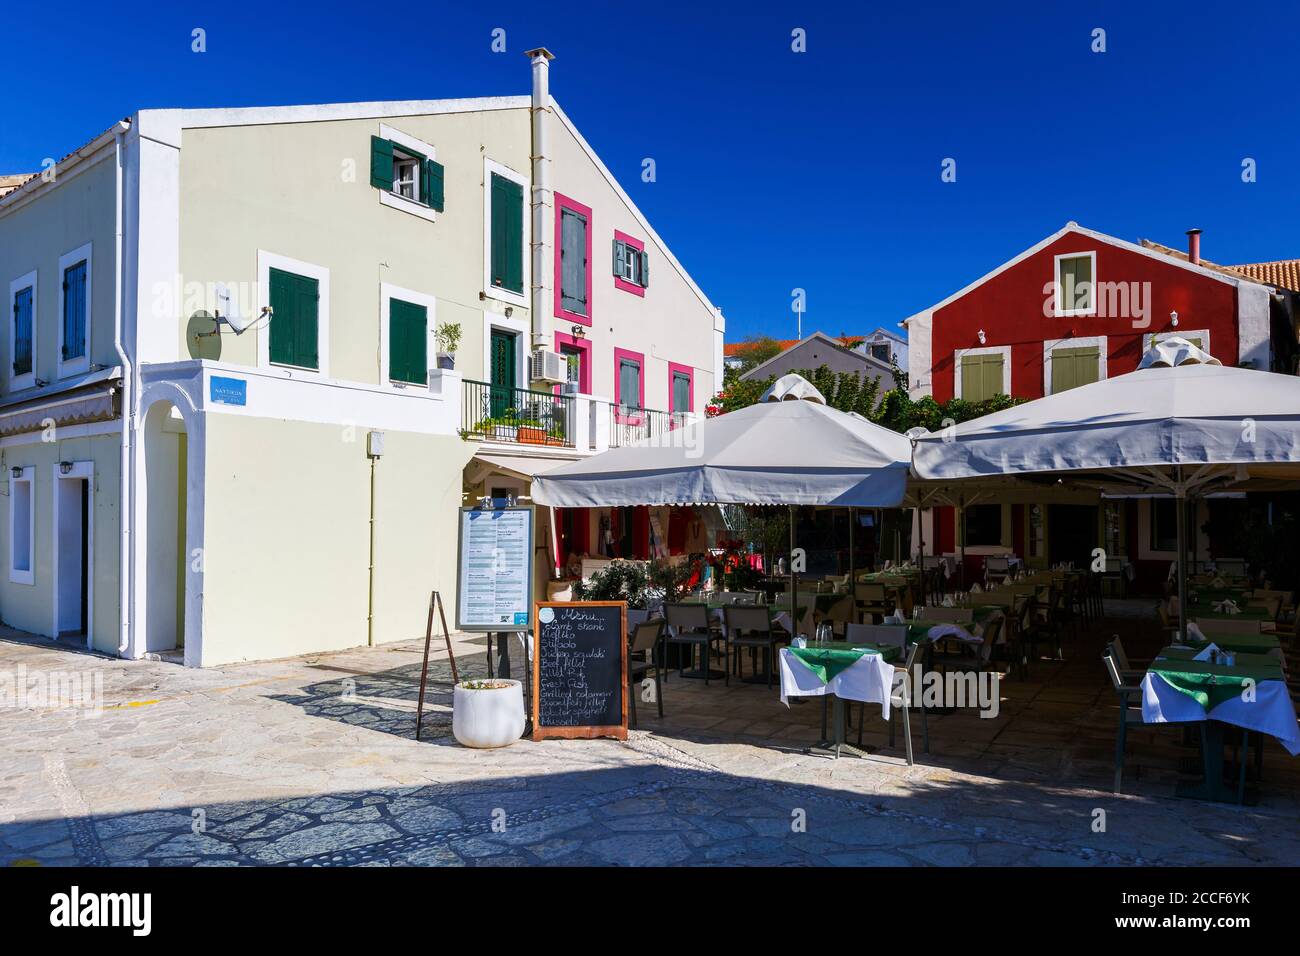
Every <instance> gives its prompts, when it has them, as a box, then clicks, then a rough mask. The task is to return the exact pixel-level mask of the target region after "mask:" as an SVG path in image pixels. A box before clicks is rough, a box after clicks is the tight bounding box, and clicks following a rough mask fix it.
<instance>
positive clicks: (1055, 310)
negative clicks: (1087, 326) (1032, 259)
mask: <svg viewBox="0 0 1300 956" xmlns="http://www.w3.org/2000/svg"><path fill="white" fill-rule="evenodd" d="M1063 259H1089V260H1091V261H1090V265H1091V266H1092V269H1091V273H1092V280H1091V282H1090V283H1089V288H1088V299H1089V301H1090V304H1091V307H1090V308H1087V309H1065V308H1062V307H1061V261H1062V260H1063ZM1052 286H1053V288H1052V314H1053V315H1054V316H1056V318H1058V319H1065V318H1070V317H1071V316H1076V315H1096V314H1097V287H1098V282H1097V253H1096V252H1095V251H1093V252H1062V253H1061V254H1060V255H1057V256H1053V257H1052Z"/></svg>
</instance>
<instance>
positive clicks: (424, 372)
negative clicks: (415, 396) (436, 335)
mask: <svg viewBox="0 0 1300 956" xmlns="http://www.w3.org/2000/svg"><path fill="white" fill-rule="evenodd" d="M388 378H389V380H390V381H393V382H410V383H411V384H413V385H428V384H429V310H428V309H427V308H425V307H424V306H422V305H416V304H415V303H413V302H403V301H402V300H401V299H389V301H388Z"/></svg>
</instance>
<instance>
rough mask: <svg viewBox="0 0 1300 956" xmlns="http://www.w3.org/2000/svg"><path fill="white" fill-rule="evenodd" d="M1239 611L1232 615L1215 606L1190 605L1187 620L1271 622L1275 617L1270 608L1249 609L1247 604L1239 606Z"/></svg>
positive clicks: (1203, 604)
mask: <svg viewBox="0 0 1300 956" xmlns="http://www.w3.org/2000/svg"><path fill="white" fill-rule="evenodd" d="M1237 606H1238V608H1239V610H1238V612H1237V613H1236V614H1230V613H1229V612H1227V611H1216V610H1215V609H1214V605H1213V604H1205V603H1201V604H1189V605H1187V619H1188V620H1190V621H1197V620H1200V619H1201V618H1203V617H1205V618H1211V619H1213V618H1237V619H1238V620H1242V621H1271V620H1273V615H1271V614H1269V613H1268V608H1263V607H1249V606H1247V605H1245V604H1240V603H1239V604H1238V605H1237Z"/></svg>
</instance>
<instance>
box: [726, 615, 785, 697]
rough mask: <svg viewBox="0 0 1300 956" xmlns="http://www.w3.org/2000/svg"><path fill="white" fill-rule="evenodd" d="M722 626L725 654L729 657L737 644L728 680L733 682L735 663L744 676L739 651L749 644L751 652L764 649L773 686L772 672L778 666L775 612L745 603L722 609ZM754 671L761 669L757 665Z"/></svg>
mask: <svg viewBox="0 0 1300 956" xmlns="http://www.w3.org/2000/svg"><path fill="white" fill-rule="evenodd" d="M722 620H723V629H724V631H725V632H726V641H727V643H726V649H725V651H724V652H723V656H724V658H726V657H729V656H730V654H731V650H732V648H735V652H736V654H735V659H734V661H733V662H732V665H731V666H729V667H728V668H727V678H726V683H727V684H730V683H731V671H732V667H734V668H735V670H736V676H737V677H743V676H744V673H743V668H742V667H741V660H742V659H743V655H742V654H741V653H740V652H741V651H742V650H743V649H744V648H746V647H748V648H749V649H750V651H751V653H753V652H756V651H759V650H761V651H763V660H764V666H765V667H766V669H767V686H768V687H771V686H772V673H773V671H775V670H776V642H777V636H776V632H775V631H773V630H772V613H771V611H769V610H768V609H767V608H765V607H743V606H740V605H736V606H733V607H724V608H723V609H722ZM754 673H755V674H757V673H758V670H757V667H755V670H754Z"/></svg>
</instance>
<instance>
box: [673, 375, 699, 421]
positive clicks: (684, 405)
mask: <svg viewBox="0 0 1300 956" xmlns="http://www.w3.org/2000/svg"><path fill="white" fill-rule="evenodd" d="M693 410H694V409H692V408H691V377H690V376H689V375H687V374H686V373H685V372H673V394H672V408H670V409H669V411H670V412H689V411H693Z"/></svg>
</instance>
